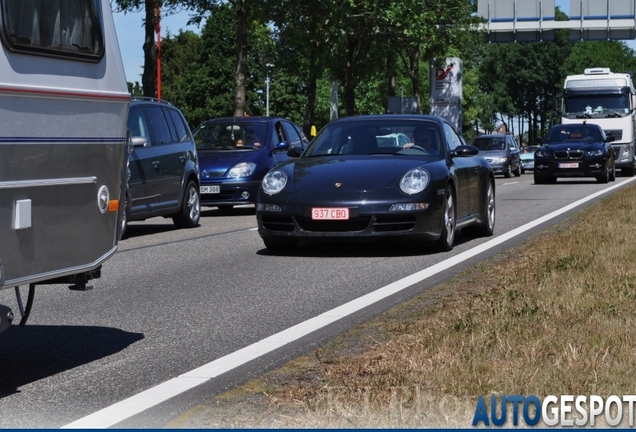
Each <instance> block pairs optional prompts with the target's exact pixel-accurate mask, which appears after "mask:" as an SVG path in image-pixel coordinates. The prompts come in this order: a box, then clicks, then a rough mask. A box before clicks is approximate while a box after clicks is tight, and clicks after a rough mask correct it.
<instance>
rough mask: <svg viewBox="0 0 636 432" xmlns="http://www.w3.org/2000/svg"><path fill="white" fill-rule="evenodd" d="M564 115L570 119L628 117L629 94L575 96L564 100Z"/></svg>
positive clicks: (569, 96)
mask: <svg viewBox="0 0 636 432" xmlns="http://www.w3.org/2000/svg"><path fill="white" fill-rule="evenodd" d="M563 111H564V115H565V116H566V117H570V118H577V117H578V118H584V117H588V118H591V117H624V116H626V115H629V112H630V106H629V94H626V93H613V94H585V95H583V94H581V95H579V94H576V95H568V96H566V97H565V100H564V110H563Z"/></svg>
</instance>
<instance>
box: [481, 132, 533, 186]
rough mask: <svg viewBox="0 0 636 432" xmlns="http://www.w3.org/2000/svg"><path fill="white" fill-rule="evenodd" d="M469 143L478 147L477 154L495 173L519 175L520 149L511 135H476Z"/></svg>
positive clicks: (509, 175)
mask: <svg viewBox="0 0 636 432" xmlns="http://www.w3.org/2000/svg"><path fill="white" fill-rule="evenodd" d="M470 144H471V145H473V146H475V147H477V148H478V149H479V156H482V157H483V158H484V159H486V160H487V161H488V163H489V164H490V166H491V167H492V170H493V172H494V173H495V174H503V175H504V177H506V178H510V177H512V174H514V175H516V176H517V177H519V176H520V175H521V156H520V155H521V150H520V149H519V146H518V145H517V141H516V140H515V139H514V137H513V136H512V135H510V134H488V135H478V136H476V137H475V138H473V140H472V141H471V143H470Z"/></svg>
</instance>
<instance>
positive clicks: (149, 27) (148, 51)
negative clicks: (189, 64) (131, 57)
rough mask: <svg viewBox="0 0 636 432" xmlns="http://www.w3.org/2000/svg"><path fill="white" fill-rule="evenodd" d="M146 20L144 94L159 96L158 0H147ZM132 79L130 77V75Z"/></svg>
mask: <svg viewBox="0 0 636 432" xmlns="http://www.w3.org/2000/svg"><path fill="white" fill-rule="evenodd" d="M145 2H146V6H145V7H146V20H145V25H144V33H145V37H144V46H143V50H144V72H143V74H142V76H141V84H142V86H143V92H144V96H147V97H157V44H156V43H155V26H156V25H157V24H158V19H159V16H158V14H157V11H158V8H159V4H158V2H157V0H145ZM128 79H130V77H128Z"/></svg>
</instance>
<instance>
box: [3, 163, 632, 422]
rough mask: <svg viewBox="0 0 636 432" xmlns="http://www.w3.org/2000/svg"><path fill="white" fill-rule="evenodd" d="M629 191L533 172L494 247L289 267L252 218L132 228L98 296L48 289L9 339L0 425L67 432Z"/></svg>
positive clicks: (218, 381)
mask: <svg viewBox="0 0 636 432" xmlns="http://www.w3.org/2000/svg"><path fill="white" fill-rule="evenodd" d="M632 180H634V178H625V177H618V178H617V180H616V182H614V183H610V184H608V185H602V184H598V183H596V182H595V181H594V180H593V179H589V180H588V179H583V180H581V179H579V180H574V179H572V180H566V179H559V182H558V183H557V184H556V185H534V184H533V178H532V174H528V173H526V174H523V175H522V176H521V177H516V178H514V177H513V178H511V179H504V178H498V179H497V181H496V206H497V211H496V227H495V237H490V238H464V237H462V236H461V234H460V235H458V237H457V240H456V246H455V248H454V250H453V251H451V252H447V253H435V252H434V251H430V252H423V251H422V250H421V249H418V248H413V247H408V246H405V245H403V244H390V243H389V244H377V245H368V244H363V245H356V244H330V245H321V246H316V245H314V246H311V245H301V246H300V247H299V248H298V250H297V251H295V252H294V253H293V254H290V255H288V256H276V255H271V254H269V252H268V251H267V250H266V249H265V248H264V246H263V243H262V241H261V239H260V237H259V236H258V234H257V232H256V218H255V216H254V209H253V208H252V207H244V208H237V209H235V210H234V211H232V212H225V213H223V212H220V211H218V210H217V209H216V208H204V212H203V217H202V218H201V226H200V227H198V228H194V229H190V230H177V229H175V228H174V226H173V224H172V221H171V220H169V219H162V218H155V219H151V220H148V221H145V222H134V223H132V224H131V225H130V226H129V231H128V234H129V237H128V238H126V239H124V240H123V241H122V242H121V243H120V248H119V251H118V252H117V253H116V254H115V256H114V257H113V258H111V259H110V260H109V261H108V262H107V263H106V264H105V265H104V266H103V270H102V277H101V278H100V279H97V280H95V281H93V286H94V289H92V290H90V291H86V292H76V291H70V290H68V289H67V288H66V286H61V285H55V286H38V287H37V288H36V297H35V302H34V306H33V312H32V314H31V316H30V317H29V322H28V324H27V325H26V326H25V327H19V326H17V325H14V326H12V327H11V328H10V329H9V330H8V331H7V332H5V333H4V334H2V335H0V371H1V372H0V419H1V423H0V426H1V427H3V428H57V427H63V426H65V425H69V424H71V423H73V422H75V421H77V420H80V419H82V418H85V417H86V416H90V415H91V414H93V413H95V412H98V411H100V410H102V409H105V408H107V407H111V406H112V405H113V404H116V403H118V402H121V401H124V400H126V399H127V398H130V397H133V396H135V395H137V394H139V393H140V392H142V391H146V390H149V389H153V388H155V387H156V386H158V385H160V384H162V383H165V382H166V381H169V380H171V379H173V378H175V377H178V376H179V375H182V374H186V373H188V372H189V371H192V370H193V369H196V368H198V367H200V366H202V365H205V364H208V363H210V362H212V361H214V360H216V359H219V358H222V357H224V356H227V355H229V354H231V353H233V352H235V351H237V350H239V349H241V348H244V347H246V346H249V345H251V344H254V343H256V342H258V341H261V340H263V339H265V338H267V337H269V336H271V335H273V334H276V333H278V332H281V331H283V330H285V329H287V328H289V327H292V326H294V325H297V324H299V323H302V322H304V321H306V320H309V319H311V318H313V317H315V316H317V315H320V314H323V313H324V312H326V311H330V310H331V309H334V308H336V307H338V306H340V305H342V304H344V303H346V302H350V301H352V300H355V299H356V298H359V297H360V296H362V295H365V294H368V293H370V292H373V291H375V290H378V289H379V288H382V287H384V286H386V285H388V284H391V283H393V282H395V281H398V280H401V279H403V278H405V277H407V276H409V275H412V274H414V273H417V272H420V271H421V270H422V269H426V268H429V267H430V266H432V265H434V264H437V263H441V262H444V261H445V260H447V259H448V258H450V257H453V256H456V255H458V254H460V253H463V252H466V251H469V250H471V249H473V248H475V247H476V246H478V245H483V244H485V243H486V242H488V241H489V240H492V239H493V238H496V237H498V236H502V235H504V234H505V233H508V232H510V231H511V230H514V229H516V228H518V227H521V226H523V225H524V224H526V223H529V222H532V221H534V220H537V219H538V218H541V217H543V216H545V215H547V214H549V213H551V212H554V211H557V210H559V209H562V208H564V207H566V206H568V205H570V204H571V203H574V202H576V201H577V200H581V199H584V198H586V197H589V196H590V195H592V194H594V193H596V192H599V191H602V190H604V189H607V188H614V189H613V190H618V189H620V187H619V188H615V187H616V186H618V185H620V184H623V186H624V185H626V184H631V181H632ZM626 182H628V183H626ZM621 187H622V186H621ZM610 193H612V192H611V191H610V192H608V193H607V194H602V195H600V196H599V197H597V198H595V199H592V200H591V201H588V202H586V203H585V204H583V205H581V206H579V207H576V208H574V209H572V210H569V211H566V212H564V213H563V214H561V215H560V216H558V217H556V218H554V219H551V220H549V221H546V222H544V223H541V224H539V225H537V226H535V227H533V228H532V229H530V230H527V231H524V232H521V233H519V235H516V236H514V237H512V238H510V239H508V240H506V241H504V242H503V243H501V244H500V245H498V246H496V247H494V248H491V249H488V250H486V251H485V252H483V253H480V254H478V255H476V256H475V257H473V258H470V259H468V260H466V261H463V262H461V263H459V264H457V265H454V266H452V267H450V268H448V269H447V270H445V271H442V272H440V273H438V274H436V275H434V276H432V277H430V278H427V279H425V280H422V281H420V282H418V283H415V284H414V285H412V286H410V287H408V288H407V289H404V290H402V291H400V292H399V293H397V294H395V295H392V296H390V297H387V298H385V299H383V300H381V301H379V302H378V303H376V304H373V305H371V306H369V307H366V308H364V309H362V310H360V311H358V312H356V313H354V314H352V315H351V316H349V317H345V318H343V319H340V320H338V321H336V322H334V323H332V324H330V325H328V326H326V327H324V328H322V329H320V330H318V331H316V332H313V333H311V334H309V335H307V336H304V337H302V338H300V339H299V340H296V341H294V342H292V343H288V344H285V345H284V346H282V347H281V348H279V349H277V350H274V351H272V352H270V353H269V354H267V355H264V356H262V357H259V358H257V359H255V360H254V361H251V362H248V363H247V364H245V365H242V366H240V367H238V368H236V369H232V370H230V371H229V372H227V373H224V374H222V375H220V376H219V377H218V378H214V379H211V380H207V381H206V382H205V383H204V384H201V385H198V386H196V387H194V388H193V389H192V390H190V391H187V392H183V393H181V394H179V395H178V396H175V397H173V398H171V399H169V400H167V401H165V402H163V403H161V404H160V405H158V406H155V407H153V408H151V409H148V410H144V411H143V412H141V413H140V414H137V415H134V416H131V417H128V418H126V419H125V420H123V421H120V422H118V423H117V424H115V425H112V426H115V427H155V428H156V427H162V426H164V425H165V424H167V423H168V422H169V421H170V420H171V419H173V418H174V417H175V416H178V415H179V414H180V413H181V412H183V411H184V410H186V409H188V408H190V407H191V406H193V405H195V404H197V403H198V402H200V401H201V400H202V399H203V398H211V397H213V396H214V395H215V394H217V393H220V392H222V391H224V390H226V389H227V388H230V387H233V386H236V385H238V384H240V383H242V382H244V381H245V380H247V379H249V378H250V377H253V376H258V375H260V374H262V373H263V372H264V371H266V370H269V369H271V368H274V367H277V366H280V365H282V364H283V363H284V362H286V361H287V360H289V359H292V358H294V357H295V356H298V355H300V354H302V353H305V352H307V351H308V350H311V349H312V348H315V347H316V346H317V345H319V344H321V343H323V342H325V341H326V340H328V339H329V338H331V337H333V336H334V335H336V334H338V333H340V332H342V331H344V330H346V329H348V328H351V327H352V326H354V325H355V324H357V323H360V322H363V321H366V320H369V319H371V318H373V317H375V316H377V315H378V314H380V313H382V312H383V311H385V310H386V309H388V308H390V307H391V306H393V305H395V304H397V303H399V302H402V301H404V300H406V299H408V298H411V297H413V296H414V295H416V294H418V293H420V292H422V291H424V290H426V289H427V288H428V287H430V286H432V285H434V284H436V283H439V282H440V281H441V280H443V279H445V278H448V277H449V276H452V275H453V274H455V273H457V272H458V271H460V270H461V269H463V268H465V267H466V266H469V265H472V264H474V263H475V262H477V261H480V260H483V259H485V258H487V257H490V256H492V255H494V254H496V253H497V252H499V251H501V250H502V249H504V248H508V247H510V246H512V245H516V244H519V243H520V242H521V241H523V239H524V238H526V237H527V236H528V235H531V234H533V233H536V232H539V231H540V230H542V229H545V228H546V227H547V226H548V225H551V224H553V223H556V222H557V221H559V220H562V219H563V218H565V217H567V216H568V215H571V214H572V213H573V212H576V211H579V210H580V209H582V208H584V207H587V206H588V205H590V204H592V203H594V202H596V201H598V199H602V198H604V197H606V196H608V194H610ZM69 247H72V245H69ZM61 253H63V251H61ZM0 303H1V304H7V305H9V306H11V307H12V308H13V309H14V311H16V310H17V305H16V301H15V296H14V293H13V290H4V291H2V292H0ZM109 426H110V425H109Z"/></svg>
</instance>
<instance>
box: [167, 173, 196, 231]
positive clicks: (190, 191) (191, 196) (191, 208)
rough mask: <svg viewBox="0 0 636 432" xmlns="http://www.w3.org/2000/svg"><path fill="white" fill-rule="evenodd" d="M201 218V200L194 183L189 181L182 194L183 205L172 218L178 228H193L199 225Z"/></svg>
mask: <svg viewBox="0 0 636 432" xmlns="http://www.w3.org/2000/svg"><path fill="white" fill-rule="evenodd" d="M200 218H201V199H200V197H199V188H198V187H197V184H196V183H195V182H194V181H192V180H191V181H189V182H188V185H187V186H186V188H185V192H184V194H183V203H182V204H181V210H179V213H178V214H176V215H175V216H173V217H172V220H173V222H174V224H175V225H176V226H177V227H179V228H193V227H195V226H198V225H199V220H200Z"/></svg>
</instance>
